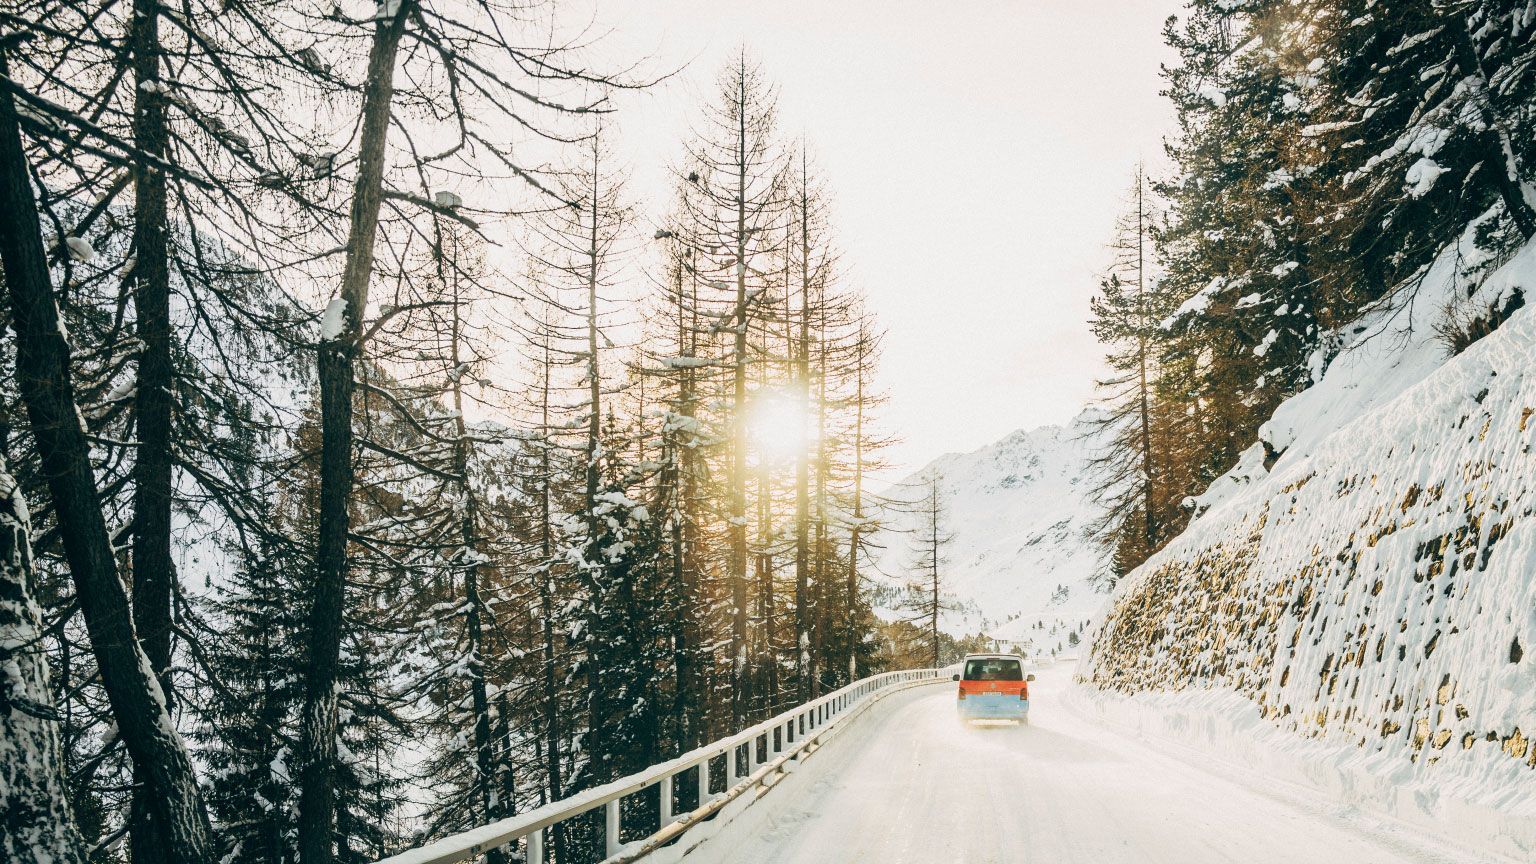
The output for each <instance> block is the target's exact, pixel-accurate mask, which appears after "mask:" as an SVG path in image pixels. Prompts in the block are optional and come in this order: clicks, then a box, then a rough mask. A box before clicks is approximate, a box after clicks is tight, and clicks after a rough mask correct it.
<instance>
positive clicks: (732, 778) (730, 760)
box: [725, 746, 741, 789]
mask: <svg viewBox="0 0 1536 864" xmlns="http://www.w3.org/2000/svg"><path fill="white" fill-rule="evenodd" d="M740 749H741V747H740V746H736V747H732V748H731V749H729V750H727V751H725V788H727V789H731V788H734V787H735V786H736V777H737V775H738V774H739V773H740V772H738V771H737V770H736V751H737V750H740Z"/></svg>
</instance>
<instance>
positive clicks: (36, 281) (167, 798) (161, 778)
mask: <svg viewBox="0 0 1536 864" xmlns="http://www.w3.org/2000/svg"><path fill="white" fill-rule="evenodd" d="M0 74H4V75H9V74H10V73H9V65H8V64H7V63H6V62H5V59H4V57H3V55H0ZM13 98H14V97H12V96H11V95H9V94H5V95H3V96H0V209H3V210H4V211H5V212H8V213H11V214H13V217H12V218H7V219H0V259H3V261H4V267H5V282H6V287H7V289H8V294H9V295H10V302H11V318H12V326H13V327H14V329H15V332H16V382H17V386H18V389H19V390H20V393H21V398H22V401H23V402H24V403H25V404H26V407H27V416H28V418H29V420H30V421H31V425H32V433H33V435H34V437H35V438H36V439H37V452H38V456H39V458H40V460H41V463H42V466H41V467H42V474H43V476H44V477H47V478H48V488H49V492H50V494H51V496H52V497H53V505H54V514H55V519H56V520H57V522H58V532H59V538H60V540H61V541H62V543H63V546H64V557H65V560H66V561H67V562H68V564H69V570H70V576H71V577H72V578H73V580H74V584H75V594H76V598H77V600H78V602H79V604H80V612H81V614H82V616H83V617H84V619H85V625H86V630H87V633H88V634H89V636H90V641H91V649H92V651H93V652H94V654H95V655H96V663H97V666H98V668H99V670H100V674H101V682H102V686H103V687H104V689H105V690H106V693H107V699H108V701H109V703H110V704H111V707H112V715H113V719H114V720H115V721H116V723H117V729H118V734H119V736H120V737H121V738H122V741H123V744H124V746H125V747H126V748H127V750H128V753H129V756H130V757H131V758H132V760H133V765H134V772H135V776H136V777H138V778H141V779H142V781H143V782H144V783H145V784H146V786H147V787H148V792H149V795H148V797H149V800H150V802H151V807H152V816H151V818H153V819H154V820H155V821H156V822H157V823H158V824H159V825H160V826H161V828H162V832H163V833H162V838H163V842H164V844H165V849H166V860H167V861H170V862H177V864H181V862H185V864H194V862H195V864H202V862H206V861H208V860H209V855H210V842H209V835H210V833H211V832H210V830H209V826H208V814H207V811H206V809H205V808H204V806H203V799H202V793H201V792H200V791H199V789H198V786H197V779H196V777H195V775H194V774H193V771H192V762H191V759H190V758H189V757H188V755H187V752H186V750H185V749H184V748H183V746H182V742H181V738H180V737H179V736H178V735H177V734H176V731H175V727H174V726H173V725H172V723H171V717H170V713H169V712H168V711H167V709H166V703H165V695H164V693H162V692H161V690H160V682H159V681H158V680H156V678H155V676H154V673H153V672H152V671H151V670H150V665H149V658H147V657H146V656H145V655H144V652H143V650H142V649H141V648H140V647H139V644H138V640H137V638H136V635H135V633H134V629H133V620H132V617H131V609H130V606H129V602H128V596H127V594H126V592H125V591H124V590H123V583H122V580H121V579H120V578H119V574H118V572H117V564H116V561H115V559H114V558H113V554H112V544H111V541H110V540H109V538H108V536H107V525H106V520H105V519H104V518H103V516H102V512H101V507H100V503H99V501H98V498H97V489H96V480H95V476H94V472H93V470H92V467H91V461H90V445H89V443H88V441H87V440H86V435H85V429H84V428H82V426H81V418H80V411H79V408H78V404H77V403H76V401H75V392H74V384H73V382H72V381H71V380H70V372H69V345H68V343H66V342H65V340H64V334H63V331H62V329H61V326H60V321H59V310H58V307H57V306H55V304H54V300H53V286H52V284H51V283H50V280H49V276H48V265H47V262H46V259H45V257H44V254H45V253H44V251H43V240H42V235H41V233H40V232H39V230H38V223H37V220H36V219H35V218H33V216H32V214H35V213H36V212H37V202H36V201H35V200H34V198H33V196H32V188H31V182H30V178H29V177H28V172H27V165H26V157H25V155H24V154H23V152H22V147H21V131H20V129H19V128H18V126H17V122H16V107H15V104H14V101H13ZM18 214H23V215H20V218H16V217H17V215H18Z"/></svg>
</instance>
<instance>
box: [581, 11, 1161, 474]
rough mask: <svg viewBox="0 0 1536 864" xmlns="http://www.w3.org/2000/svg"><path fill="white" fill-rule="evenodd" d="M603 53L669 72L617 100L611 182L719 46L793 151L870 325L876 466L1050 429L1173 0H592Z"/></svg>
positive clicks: (692, 104)
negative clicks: (765, 95) (775, 110)
mask: <svg viewBox="0 0 1536 864" xmlns="http://www.w3.org/2000/svg"><path fill="white" fill-rule="evenodd" d="M596 3H597V12H596V20H597V22H598V23H599V26H600V27H601V28H605V29H606V28H611V31H612V32H611V33H610V34H609V36H608V37H606V39H605V42H606V45H605V50H613V51H616V52H617V53H621V54H629V55H630V56H638V55H640V54H650V55H651V56H653V57H654V58H655V63H656V65H658V66H666V67H672V68H676V67H680V66H681V67H684V68H683V70H682V72H681V73H680V75H678V76H677V77H676V78H674V79H673V80H671V81H669V82H667V83H665V84H663V85H661V86H660V87H658V88H656V89H655V90H652V91H648V92H645V93H642V94H635V95H627V96H625V97H624V98H623V99H622V101H621V102H620V106H621V107H620V111H619V114H618V117H617V118H616V119H617V126H618V128H619V131H620V133H621V136H622V138H623V143H622V145H621V148H620V152H622V154H623V155H624V157H625V159H626V160H627V161H628V162H629V163H630V166H631V171H632V187H631V190H632V193H633V194H635V195H636V197H638V198H640V199H641V200H642V201H643V202H644V204H645V206H646V207H647V209H648V210H649V211H650V212H653V213H654V212H657V211H658V210H659V209H661V208H662V207H664V205H665V204H666V202H667V200H668V189H669V185H670V178H669V177H668V175H667V173H666V166H667V165H668V164H669V163H670V162H671V161H672V160H674V159H675V158H676V156H677V155H678V153H679V152H680V142H681V140H682V139H683V138H684V137H685V135H686V134H687V131H688V126H689V123H690V122H691V121H692V120H693V118H694V117H696V116H697V115H698V104H699V102H700V101H701V100H702V99H703V98H705V97H707V96H708V95H710V94H711V93H712V92H713V86H712V82H713V80H714V77H715V75H716V73H717V71H718V69H719V68H720V66H721V65H722V63H724V62H725V60H726V59H727V58H728V57H729V56H730V55H731V53H732V52H733V51H734V50H735V49H736V47H737V46H738V45H741V44H745V45H746V46H747V47H748V49H749V50H750V51H751V52H752V53H753V54H755V55H756V57H757V58H758V59H759V61H760V62H761V63H762V65H763V68H764V70H765V72H766V73H767V75H768V76H769V77H770V78H771V79H772V80H774V81H776V82H777V83H778V85H779V109H780V122H781V130H782V132H783V133H784V134H785V135H786V136H797V135H799V134H801V133H802V132H803V133H804V134H805V136H806V137H807V139H808V140H809V141H810V142H811V145H812V148H813V152H814V153H815V155H816V157H817V159H818V161H819V162H820V164H821V167H822V169H823V173H824V174H825V176H826V178H827V180H828V182H829V184H830V187H831V189H832V192H833V195H834V210H833V212H834V220H835V224H836V230H837V238H838V242H839V245H840V246H841V248H842V249H843V253H844V263H845V265H846V267H847V269H848V271H849V273H848V278H850V279H852V280H854V281H855V282H856V283H857V284H858V285H859V286H861V287H862V288H863V289H864V291H865V292H866V293H867V295H868V297H869V301H870V305H871V306H872V307H873V309H874V310H875V312H876V314H877V315H878V317H879V319H880V321H881V323H882V324H883V325H884V326H885V327H886V328H887V330H888V331H889V332H888V335H887V337H886V343H885V357H884V364H883V368H882V370H881V383H882V384H883V387H884V389H885V391H886V392H887V393H888V394H889V397H890V402H889V404H888V405H887V406H886V407H885V408H884V409H883V412H882V414H883V423H884V425H885V427H886V428H887V429H888V430H890V431H893V432H895V433H897V434H898V435H900V436H901V438H902V439H903V440H902V441H901V443H899V444H898V445H896V446H895V447H894V448H893V449H892V450H891V451H890V452H889V453H888V456H889V458H891V460H892V461H893V462H895V463H898V464H897V466H896V467H895V468H894V469H893V471H892V474H894V475H900V474H903V473H905V472H906V470H911V469H915V468H917V467H920V466H921V465H923V464H924V463H926V462H927V461H928V460H930V459H932V458H934V457H935V456H938V455H940V454H942V453H945V452H949V451H956V450H970V449H974V448H976V447H979V446H982V445H984V444H987V443H990V442H992V441H994V440H997V439H998V438H1001V437H1002V436H1004V435H1006V434H1008V433H1009V432H1012V431H1013V430H1015V429H1020V428H1030V427H1035V426H1039V425H1042V424H1046V423H1063V422H1065V421H1067V420H1070V419H1071V418H1072V417H1073V416H1074V415H1075V414H1076V413H1077V412H1078V411H1079V410H1080V409H1081V408H1082V407H1083V405H1084V404H1086V403H1087V402H1088V401H1089V400H1091V399H1092V398H1093V395H1094V394H1093V381H1094V378H1095V376H1096V375H1097V374H1098V373H1099V370H1100V365H1099V364H1100V361H1099V355H1100V351H1099V349H1098V347H1097V345H1096V344H1095V343H1094V340H1093V337H1092V336H1091V334H1090V333H1089V332H1088V328H1087V324H1086V323H1085V322H1086V318H1087V315H1088V299H1089V297H1090V296H1091V294H1092V292H1093V289H1094V286H1095V284H1096V277H1095V273H1096V271H1098V270H1099V269H1100V268H1101V267H1102V266H1103V265H1104V263H1105V261H1106V259H1107V253H1106V251H1105V244H1106V242H1107V241H1108V239H1109V231H1110V227H1111V223H1112V222H1113V220H1114V217H1115V215H1116V214H1117V213H1118V212H1119V211H1120V209H1121V208H1122V206H1123V200H1124V196H1125V191H1126V189H1127V188H1128V186H1129V184H1130V180H1131V175H1132V172H1133V170H1134V166H1135V164H1136V161H1137V160H1138V159H1142V158H1144V159H1146V160H1147V161H1148V163H1149V164H1151V165H1157V164H1160V163H1161V161H1162V146H1161V139H1162V137H1163V136H1164V135H1165V134H1167V133H1168V132H1170V131H1171V129H1172V115H1171V110H1170V108H1169V106H1168V105H1167V103H1166V102H1165V100H1163V99H1162V98H1161V97H1160V96H1159V95H1158V90H1159V88H1160V85H1161V82H1160V79H1159V77H1158V64H1159V63H1160V62H1164V61H1165V60H1168V59H1170V52H1169V51H1168V49H1167V48H1165V47H1164V46H1163V44H1162V40H1161V27H1162V22H1163V20H1164V19H1165V18H1166V17H1167V16H1168V15H1169V14H1170V13H1172V12H1176V11H1178V7H1179V3H1178V2H1177V0H985V2H984V0H951V2H934V0H925V2H918V0H775V2H764V0H596Z"/></svg>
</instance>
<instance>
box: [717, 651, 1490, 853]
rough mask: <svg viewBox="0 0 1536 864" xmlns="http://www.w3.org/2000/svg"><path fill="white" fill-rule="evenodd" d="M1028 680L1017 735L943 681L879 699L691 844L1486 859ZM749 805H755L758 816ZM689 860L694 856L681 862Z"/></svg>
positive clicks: (1050, 674)
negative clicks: (959, 702) (777, 784)
mask: <svg viewBox="0 0 1536 864" xmlns="http://www.w3.org/2000/svg"><path fill="white" fill-rule="evenodd" d="M1069 682H1070V670H1069V669H1068V668H1067V667H1065V666H1059V667H1057V668H1054V669H1048V670H1045V671H1043V672H1041V673H1040V680H1039V681H1038V682H1036V683H1035V684H1033V685H1031V700H1032V702H1033V703H1034V704H1033V707H1032V721H1033V725H1032V726H1031V727H1029V728H1013V727H987V728H972V729H966V728H962V727H960V726H959V725H958V723H957V721H956V719H955V713H954V704H953V698H954V697H953V694H952V692H951V689H950V688H949V687H947V686H934V687H924V688H919V689H917V690H914V691H911V692H907V693H902V694H898V695H895V696H893V697H891V703H890V704H888V705H883V706H879V707H878V708H877V709H876V710H875V711H873V712H871V714H870V715H869V716H867V717H864V718H862V719H861V720H860V721H859V725H858V726H857V727H855V728H853V729H850V730H849V733H848V734H847V736H846V737H842V738H841V739H840V740H834V743H833V744H832V745H831V746H829V747H827V748H826V749H825V750H824V751H823V752H821V753H818V754H816V755H815V756H813V757H812V758H811V759H810V761H808V762H807V764H806V766H805V768H804V769H803V771H804V772H805V773H804V774H803V775H802V776H799V777H796V778H794V779H795V780H796V781H797V784H798V785H797V787H796V788H795V789H790V788H786V789H784V790H782V793H783V794H782V796H781V795H780V792H779V791H775V792H774V793H772V794H770V795H769V797H768V799H766V800H764V801H763V802H762V803H761V804H760V805H759V808H761V809H762V812H761V813H758V814H756V816H755V817H754V818H749V819H745V820H743V821H744V822H745V823H748V824H743V825H741V826H738V825H735V824H733V825H731V826H728V827H727V829H726V830H725V831H724V832H723V833H722V834H721V835H720V836H719V837H716V838H714V839H712V840H711V841H710V842H708V843H706V844H705V846H704V847H703V848H701V849H700V850H699V851H700V852H703V853H705V854H703V855H700V856H699V857H700V858H703V859H709V858H710V857H711V854H715V855H719V854H721V853H725V852H726V850H729V852H728V854H726V856H725V857H724V858H722V859H721V860H723V861H725V860H728V861H730V862H732V864H828V862H832V864H854V862H870V864H875V862H878V864H904V862H911V864H944V862H966V864H980V862H999V864H1005V862H1007V864H1025V862H1049V864H1064V862H1083V864H1117V862H1138V864H1142V862H1168V864H1206V862H1244V864H1271V862H1287V864H1289V862H1297V864H1300V862H1307V864H1331V862H1344V864H1387V862H1442V864H1451V862H1456V864H1461V862H1488V861H1495V860H1497V859H1491V858H1487V857H1484V856H1481V855H1475V854H1471V853H1464V852H1460V851H1458V850H1456V849H1454V848H1452V847H1448V846H1444V845H1440V844H1437V843H1435V842H1434V841H1432V840H1431V839H1429V838H1425V837H1422V836H1419V835H1417V834H1416V833H1415V832H1413V831H1410V830H1407V829H1405V828H1403V827H1401V826H1399V825H1397V824H1395V823H1385V822H1381V821H1379V820H1374V819H1371V818H1369V817H1366V816H1364V815H1362V814H1360V813H1358V812H1355V811H1351V810H1347V809H1345V808H1340V807H1337V806H1330V805H1329V804H1327V803H1326V802H1319V801H1317V800H1316V799H1315V797H1309V796H1308V795H1307V794H1305V793H1304V792H1303V791H1302V790H1300V789H1298V788H1296V787H1287V786H1284V785H1283V784H1278V783H1273V782H1268V781H1265V780H1264V779H1263V778H1259V777H1252V776H1248V777H1241V778H1240V779H1234V778H1233V776H1231V775H1239V774H1240V772H1236V771H1234V770H1232V769H1231V768H1230V767H1228V768H1225V769H1223V768H1222V767H1220V766H1216V765H1212V764H1206V765H1203V766H1197V765H1195V764H1191V763H1189V762H1184V761H1179V760H1178V759H1175V758H1173V757H1171V756H1169V755H1166V754H1164V753H1160V752H1158V751H1157V750H1155V749H1154V748H1153V746H1152V745H1151V744H1148V743H1142V742H1139V741H1133V740H1126V739H1125V738H1124V737H1122V736H1120V735H1118V734H1116V733H1114V732H1112V731H1110V730H1108V729H1106V728H1104V727H1102V726H1099V725H1096V724H1095V723H1094V722H1092V721H1090V720H1089V719H1087V718H1085V717H1083V716H1081V715H1080V714H1078V713H1075V712H1074V711H1072V710H1071V709H1070V707H1068V706H1067V705H1066V704H1063V702H1062V701H1059V700H1058V698H1057V697H1058V696H1060V695H1061V691H1062V690H1063V688H1068V687H1071V686H1072V685H1071V684H1070V683H1069ZM756 809H758V808H754V810H756ZM688 860H693V859H692V857H690V858H689V859H688Z"/></svg>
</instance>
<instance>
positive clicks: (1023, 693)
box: [1019, 687, 1029, 702]
mask: <svg viewBox="0 0 1536 864" xmlns="http://www.w3.org/2000/svg"><path fill="white" fill-rule="evenodd" d="M1019 701H1020V702H1028V701H1029V688H1028V687H1020V688H1019Z"/></svg>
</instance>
